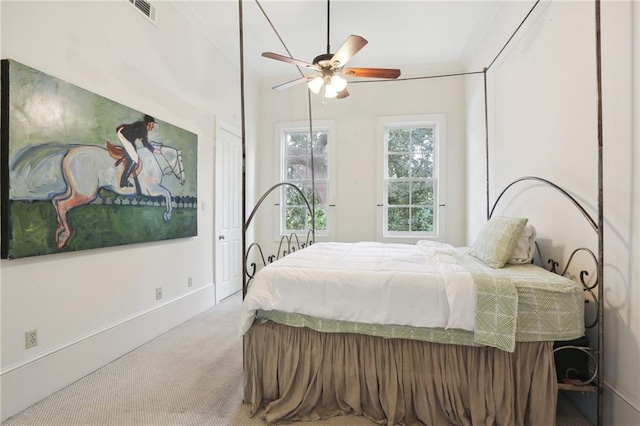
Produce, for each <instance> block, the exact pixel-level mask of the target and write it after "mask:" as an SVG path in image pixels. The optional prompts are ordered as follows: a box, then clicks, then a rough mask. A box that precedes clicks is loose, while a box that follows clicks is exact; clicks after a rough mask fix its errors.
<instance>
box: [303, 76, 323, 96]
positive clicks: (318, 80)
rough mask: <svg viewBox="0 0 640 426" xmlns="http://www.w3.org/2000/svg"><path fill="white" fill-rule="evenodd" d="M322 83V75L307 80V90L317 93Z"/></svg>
mask: <svg viewBox="0 0 640 426" xmlns="http://www.w3.org/2000/svg"><path fill="white" fill-rule="evenodd" d="M323 84H324V80H323V79H322V77H320V76H317V77H314V78H312V79H311V80H309V82H308V83H307V87H309V90H311V91H312V92H313V93H315V94H316V95H317V94H318V93H320V89H322V85H323Z"/></svg>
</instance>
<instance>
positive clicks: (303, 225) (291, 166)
mask: <svg viewBox="0 0 640 426" xmlns="http://www.w3.org/2000/svg"><path fill="white" fill-rule="evenodd" d="M279 127H280V128H279V129H278V130H279V131H278V134H279V137H280V150H281V161H280V170H281V179H282V181H285V182H290V183H293V184H295V185H296V186H297V187H298V188H300V189H301V191H302V193H303V194H304V195H305V197H306V198H307V201H308V202H309V204H310V205H311V203H312V198H311V196H312V194H311V192H312V190H311V188H312V176H311V168H312V164H313V171H314V184H315V194H314V197H315V227H316V235H328V234H329V215H328V207H329V201H328V200H329V188H330V185H329V172H330V170H329V158H330V157H329V146H330V144H329V141H330V134H331V132H330V125H329V124H328V123H324V124H317V123H316V124H314V126H313V140H311V141H310V138H309V125H308V124H306V123H299V125H298V126H294V125H288V126H287V125H282V126H279ZM312 146H313V160H312V152H311V147H312ZM312 207H313V206H312ZM279 228H280V235H283V234H287V235H288V234H291V233H292V232H298V233H300V232H302V231H304V232H306V231H308V230H309V229H311V214H310V213H309V209H308V208H307V205H306V203H305V202H304V199H303V198H302V196H301V195H300V192H298V191H297V190H296V189H294V188H292V187H290V186H283V187H282V194H281V203H280V227H279Z"/></svg>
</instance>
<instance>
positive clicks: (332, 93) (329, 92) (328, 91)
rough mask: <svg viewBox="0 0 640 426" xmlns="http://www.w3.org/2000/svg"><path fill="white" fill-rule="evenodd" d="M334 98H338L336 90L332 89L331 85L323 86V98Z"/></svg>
mask: <svg viewBox="0 0 640 426" xmlns="http://www.w3.org/2000/svg"><path fill="white" fill-rule="evenodd" d="M336 96H338V91H337V90H336V88H335V87H333V85H332V84H325V85H324V97H325V98H335V97H336Z"/></svg>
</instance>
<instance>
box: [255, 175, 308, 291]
mask: <svg viewBox="0 0 640 426" xmlns="http://www.w3.org/2000/svg"><path fill="white" fill-rule="evenodd" d="M282 186H288V187H291V188H292V189H294V190H296V191H297V192H298V194H299V195H300V196H301V197H302V199H303V200H304V202H305V204H306V206H307V209H308V211H309V213H310V214H311V217H313V209H312V208H311V205H310V204H309V201H307V197H306V196H305V195H304V193H303V192H302V190H301V189H300V188H298V187H297V186H296V185H294V184H292V183H290V182H281V183H277V184H275V185H273V186H272V187H271V188H269V189H268V190H267V191H266V192H265V193H264V194H263V195H262V197H260V200H258V203H257V204H256V206H255V207H254V208H253V210H252V211H251V214H250V215H249V218H248V219H247V221H246V223H245V225H244V232H245V233H246V232H247V229H248V228H249V225H250V224H251V221H252V220H253V217H254V216H255V214H256V212H257V211H258V208H259V207H260V206H261V205H262V203H263V202H264V200H265V199H266V198H267V196H268V195H269V194H271V192H273V191H274V190H275V189H277V188H280V187H282ZM312 223H313V221H312ZM314 239H315V228H314V226H313V225H312V227H311V229H310V230H309V231H308V232H307V238H306V240H305V242H304V243H300V239H299V238H298V235H297V234H295V233H291V234H290V235H283V236H282V238H280V243H279V244H278V251H277V252H276V253H275V254H271V255H269V256H267V257H266V260H265V256H264V253H263V251H262V248H261V247H260V245H259V244H258V243H252V244H251V245H250V246H249V247H248V248H247V250H246V252H245V255H244V274H243V283H242V295H243V297H244V296H245V295H246V294H247V289H248V288H249V285H250V284H251V281H252V280H253V278H254V276H255V274H256V272H257V271H258V265H257V264H256V263H255V262H251V263H248V262H249V258H250V257H249V255H250V254H251V250H253V249H255V250H258V252H259V254H260V259H259V260H262V266H261V267H264V266H267V265H268V264H269V263H273V262H275V261H276V260H278V259H280V258H281V257H284V256H286V255H288V254H291V253H293V252H295V251H296V250H300V249H302V248H305V247H308V246H310V245H311V244H313V240H314ZM255 250H254V251H255Z"/></svg>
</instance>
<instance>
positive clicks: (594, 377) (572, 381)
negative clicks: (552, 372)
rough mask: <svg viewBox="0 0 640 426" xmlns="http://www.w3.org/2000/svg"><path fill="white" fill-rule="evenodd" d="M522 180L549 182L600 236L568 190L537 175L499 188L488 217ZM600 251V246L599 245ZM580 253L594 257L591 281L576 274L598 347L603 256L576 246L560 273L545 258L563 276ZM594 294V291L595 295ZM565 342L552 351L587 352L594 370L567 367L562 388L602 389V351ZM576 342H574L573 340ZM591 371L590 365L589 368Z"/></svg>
mask: <svg viewBox="0 0 640 426" xmlns="http://www.w3.org/2000/svg"><path fill="white" fill-rule="evenodd" d="M523 181H536V182H541V183H545V184H548V185H550V186H551V187H553V188H554V189H556V190H557V191H559V192H560V193H561V194H562V195H564V196H565V197H566V198H568V199H569V201H570V202H571V203H572V204H573V205H574V206H575V207H576V208H577V209H578V211H579V212H580V213H581V214H582V215H583V216H584V218H585V219H586V220H587V222H588V223H589V225H591V227H592V228H593V230H594V231H595V232H596V233H597V234H598V236H599V238H600V235H601V231H602V230H601V225H600V223H599V222H596V221H595V220H594V219H593V218H592V217H591V215H589V213H587V211H586V209H585V208H584V207H583V206H582V205H581V204H580V203H579V202H578V201H577V200H576V199H575V198H574V197H573V196H571V195H570V194H569V193H568V192H567V191H565V190H564V189H563V188H561V187H560V186H558V185H556V184H555V183H553V182H551V181H548V180H546V179H542V178H539V177H536V176H525V177H522V178H520V179H516V180H515V181H513V182H511V183H510V184H509V185H507V187H505V189H503V190H502V192H501V193H500V195H499V196H498V198H497V199H496V201H495V203H494V204H493V207H492V208H491V210H490V212H489V215H488V216H489V218H491V216H492V215H493V212H494V210H495V208H496V205H497V204H498V202H499V201H500V199H501V198H502V196H503V195H504V194H505V193H506V191H507V190H508V189H509V188H510V187H512V186H513V185H515V184H516V183H518V182H523ZM599 244H601V242H600V241H599ZM600 250H601V248H600ZM536 251H537V254H538V259H539V260H540V265H544V260H543V259H544V258H543V256H542V253H541V251H540V247H539V246H538V244H537V242H536ZM579 252H585V253H587V254H588V255H589V256H590V257H591V259H592V260H593V262H594V264H595V268H596V269H595V270H596V271H597V276H596V277H595V279H594V280H593V281H594V282H593V283H591V284H589V283H588V281H589V278H590V277H589V271H587V270H585V269H582V270H581V271H580V272H579V274H578V277H579V281H580V283H581V284H582V288H583V291H584V293H585V296H586V297H585V303H589V302H590V301H593V305H594V306H595V318H594V319H593V320H592V321H589V322H588V323H587V324H585V328H587V329H589V328H593V327H595V326H596V325H598V341H597V344H596V345H595V346H596V347H597V348H600V347H601V345H602V341H603V330H602V326H601V320H600V319H601V317H602V312H601V311H602V307H601V306H600V304H601V303H602V301H601V300H599V299H601V297H602V294H603V293H602V288H601V287H600V286H599V285H600V282H601V280H602V277H601V275H602V264H601V263H602V257H601V255H600V256H596V255H595V253H594V252H593V251H591V250H590V249H588V248H585V247H581V248H578V249H576V250H574V251H573V252H572V253H571V255H570V256H569V259H568V261H567V262H566V265H565V267H564V269H563V270H562V272H559V269H560V263H559V262H557V261H555V260H554V259H548V260H547V262H546V263H547V264H548V265H549V271H550V272H553V273H555V274H558V275H562V276H567V272H568V271H569V268H570V265H571V263H572V261H573V260H574V258H575V257H576V254H578V253H579ZM596 293H597V294H596ZM587 321H588V320H587V319H585V322H587ZM566 343H567V344H566V345H564V346H559V347H557V348H555V349H554V350H553V352H554V353H556V352H559V351H566V350H573V351H581V352H584V353H585V354H587V356H588V357H589V360H590V362H588V363H589V364H591V366H593V371H592V372H589V373H581V372H579V371H578V370H577V369H576V368H573V367H570V368H567V370H566V371H565V372H564V376H565V377H563V378H560V381H561V382H562V384H563V385H567V386H568V387H567V388H565V389H572V390H587V391H594V390H597V391H598V392H601V389H602V383H601V382H602V381H601V380H598V375H599V372H600V371H601V370H602V353H601V351H600V349H594V348H591V347H589V346H578V345H575V344H573V345H572V344H571V342H566ZM573 343H575V342H573ZM589 370H590V368H589ZM578 374H585V375H586V374H588V375H589V377H588V378H586V380H583V379H585V377H584V376H583V377H581V378H576V376H577V375H578Z"/></svg>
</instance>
